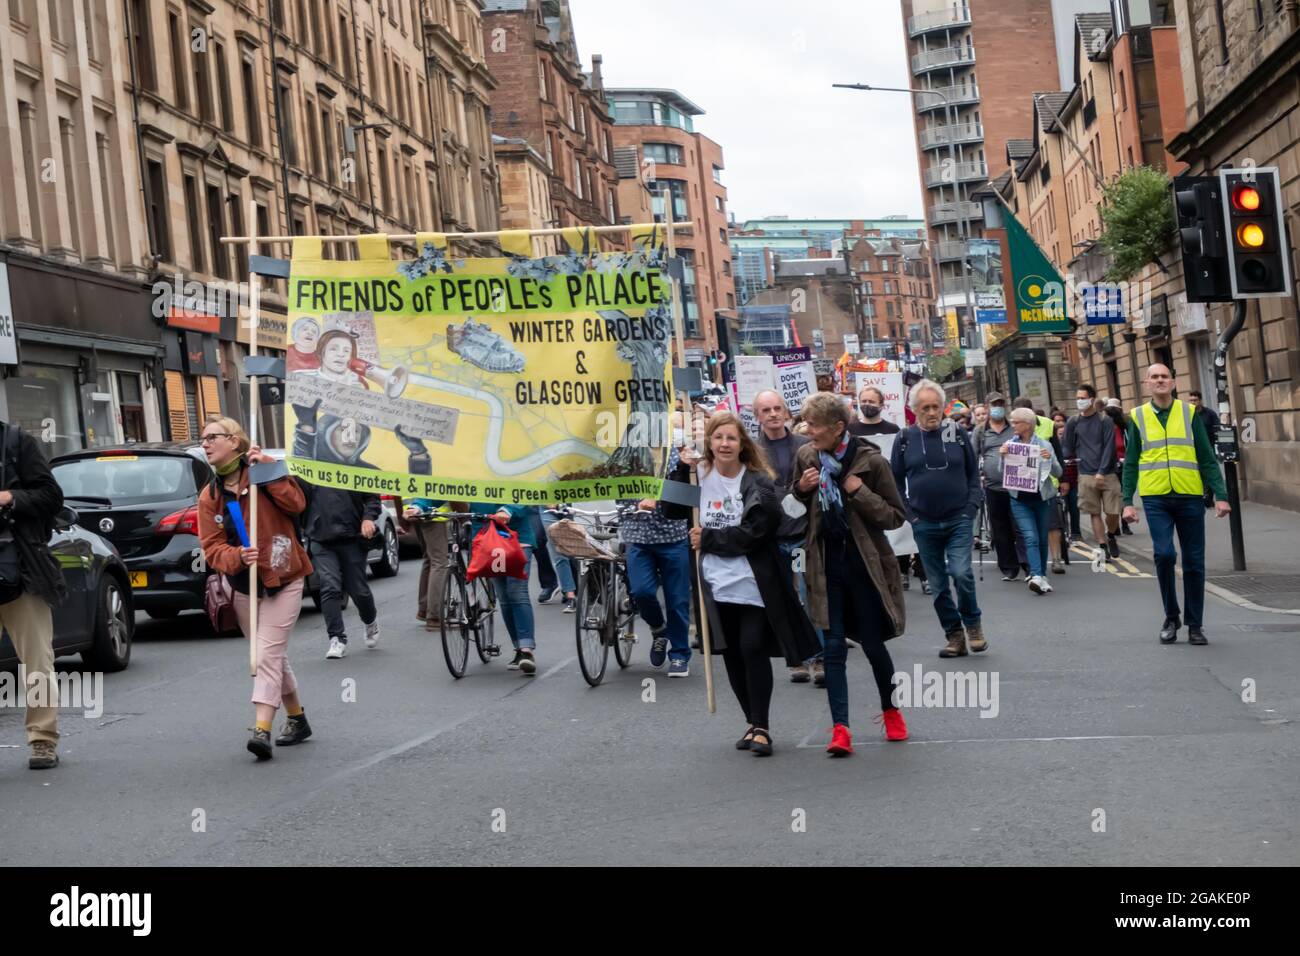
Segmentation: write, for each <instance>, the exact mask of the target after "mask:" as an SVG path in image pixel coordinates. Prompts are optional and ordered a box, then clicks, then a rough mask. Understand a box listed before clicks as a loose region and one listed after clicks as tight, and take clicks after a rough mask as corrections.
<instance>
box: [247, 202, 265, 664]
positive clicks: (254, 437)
mask: <svg viewBox="0 0 1300 956" xmlns="http://www.w3.org/2000/svg"><path fill="white" fill-rule="evenodd" d="M248 222H252V223H256V222H257V203H256V202H255V201H254V200H252V199H250V200H249V201H248ZM249 251H250V252H251V253H252V254H253V255H257V254H258V241H257V239H256V238H254V239H253V241H252V242H251V243H249ZM260 289H261V277H260V276H259V275H258V274H257V273H256V272H251V271H250V272H249V275H248V321H249V328H248V354H249V357H250V358H251V357H254V356H256V355H257V327H258V325H259V324H260V322H261V316H260V315H259V303H258V301H257V300H258V293H259V292H260ZM261 417H262V403H261V396H260V395H259V394H258V387H257V376H256V375H250V376H249V377H248V440H249V442H251V443H252V444H254V445H256V444H257V443H258V431H259V429H258V427H257V426H258V420H259V419H260V418H261ZM248 540H249V544H250V545H251V546H252V547H254V548H256V547H257V485H255V484H253V483H252V482H249V484H248ZM260 603H261V599H260V598H259V597H258V594H257V562H253V564H251V565H249V568H248V631H249V634H248V673H249V675H250V676H252V677H256V676H257V611H258V605H259V604H260Z"/></svg>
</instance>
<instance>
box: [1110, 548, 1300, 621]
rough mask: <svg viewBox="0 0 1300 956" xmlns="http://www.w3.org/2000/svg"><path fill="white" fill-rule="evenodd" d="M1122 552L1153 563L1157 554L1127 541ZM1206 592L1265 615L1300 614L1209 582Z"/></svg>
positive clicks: (1181, 573) (1297, 610)
mask: <svg viewBox="0 0 1300 956" xmlns="http://www.w3.org/2000/svg"><path fill="white" fill-rule="evenodd" d="M1120 550H1121V551H1132V552H1134V553H1135V554H1140V555H1142V556H1143V557H1145V558H1149V559H1150V560H1152V561H1154V560H1155V552H1154V551H1153V550H1152V549H1150V548H1140V547H1138V546H1137V545H1134V544H1130V543H1129V542H1127V541H1121V542H1120ZM1175 570H1176V571H1177V572H1178V576H1179V577H1180V578H1181V577H1182V576H1183V569H1182V568H1181V567H1179V568H1176V569H1175ZM1205 590H1206V591H1208V592H1209V593H1210V594H1213V595H1214V596H1215V597H1218V598H1222V599H1223V600H1225V601H1227V602H1228V603H1229V604H1235V605H1236V606H1237V607H1239V608H1243V609H1244V610H1247V611H1261V612H1263V613H1265V614H1300V608H1282V607H1265V606H1264V605H1263V604H1256V603H1255V602H1254V601H1251V600H1250V599H1249V598H1247V597H1245V596H1244V595H1241V594H1238V593H1237V592H1236V591H1229V590H1228V589H1227V588H1224V587H1220V586H1219V585H1217V584H1211V583H1210V582H1209V581H1206V582H1205Z"/></svg>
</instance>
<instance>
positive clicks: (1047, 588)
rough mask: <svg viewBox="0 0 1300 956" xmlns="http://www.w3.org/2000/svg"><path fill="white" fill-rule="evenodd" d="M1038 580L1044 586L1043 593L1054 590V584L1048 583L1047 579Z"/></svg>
mask: <svg viewBox="0 0 1300 956" xmlns="http://www.w3.org/2000/svg"><path fill="white" fill-rule="evenodd" d="M1038 580H1039V582H1040V583H1041V584H1042V586H1043V591H1045V592H1047V591H1051V590H1052V583H1051V582H1050V581H1048V580H1047V578H1041V577H1040V578H1039V579H1038Z"/></svg>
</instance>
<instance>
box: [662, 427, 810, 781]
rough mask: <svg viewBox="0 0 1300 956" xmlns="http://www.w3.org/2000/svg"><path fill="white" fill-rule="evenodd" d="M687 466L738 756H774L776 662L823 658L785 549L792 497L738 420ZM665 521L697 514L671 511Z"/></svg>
mask: <svg viewBox="0 0 1300 956" xmlns="http://www.w3.org/2000/svg"><path fill="white" fill-rule="evenodd" d="M682 457H683V460H684V462H685V465H686V466H687V467H689V466H690V465H691V464H696V463H697V462H698V464H697V465H696V467H697V470H698V472H699V477H700V524H701V527H698V528H693V529H691V538H690V540H691V547H692V548H694V549H695V550H696V551H697V552H698V553H699V557H700V562H699V564H700V587H701V589H702V590H703V593H704V603H705V608H706V612H707V613H708V616H709V634H710V638H711V644H712V650H713V653H715V654H720V655H722V660H723V663H724V664H725V665H726V668H727V679H728V681H729V682H730V684H731V689H732V691H733V692H734V693H735V695H736V700H737V701H738V702H739V703H740V707H741V710H742V711H744V713H745V719H746V721H748V723H749V727H748V728H747V730H746V731H745V734H744V736H742V737H741V738H740V740H738V741H737V742H736V747H737V748H738V749H740V750H748V751H750V752H751V753H753V754H754V755H755V756H767V755H769V754H771V753H772V735H771V733H770V732H769V721H768V707H769V705H770V703H771V699H772V660H771V659H772V658H773V657H783V658H785V662H786V664H787V665H788V666H791V667H794V666H796V665H798V664H800V663H801V662H803V661H806V660H808V658H810V657H812V656H814V655H815V654H817V653H818V652H819V651H820V650H821V645H820V643H819V642H818V640H817V632H816V631H814V630H813V626H812V622H811V621H809V620H808V615H807V614H805V613H804V609H803V605H802V604H800V603H799V596H798V594H797V593H796V592H795V588H794V579H793V576H792V575H791V573H790V568H789V567H788V566H787V562H786V561H785V560H784V559H783V558H782V557H781V553H780V551H779V550H778V548H777V539H776V531H777V526H778V525H779V524H780V522H781V498H782V496H783V494H784V490H783V489H781V490H778V488H777V485H776V483H775V481H774V479H773V476H772V472H771V470H770V468H769V467H768V464H767V461H766V459H765V458H764V456H763V452H762V450H761V449H760V448H759V447H758V446H757V445H756V444H755V443H754V440H753V438H751V437H750V435H749V432H748V431H747V430H746V429H745V427H744V425H743V424H742V423H741V421H740V419H739V418H737V417H736V416H735V415H734V414H732V413H730V412H721V413H719V414H716V415H714V416H713V417H712V418H710V419H709V423H708V427H707V428H706V430H705V438H704V456H703V459H699V458H697V456H696V455H695V454H693V452H692V451H691V450H690V449H687V450H685V451H683V453H682ZM664 511H665V514H669V512H670V511H677V512H678V516H680V513H685V514H689V511H688V510H687V509H684V508H682V509H673V508H670V506H667V505H666V506H665V508H664Z"/></svg>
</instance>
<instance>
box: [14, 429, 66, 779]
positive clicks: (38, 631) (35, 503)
mask: <svg viewBox="0 0 1300 956" xmlns="http://www.w3.org/2000/svg"><path fill="white" fill-rule="evenodd" d="M62 507H63V491H62V489H61V488H59V485H58V482H56V481H55V480H54V476H53V475H52V474H51V473H50V466H49V465H48V464H47V463H46V461H45V456H44V455H43V454H42V453H41V449H40V446H39V445H37V444H36V440H35V439H34V438H32V437H31V436H30V435H28V434H27V433H26V432H24V431H23V430H22V429H20V428H18V427H17V426H14V425H9V424H6V423H0V627H3V628H4V629H5V630H6V631H8V632H9V639H10V641H12V642H13V645H14V651H15V652H16V653H17V654H18V660H19V662H20V663H21V664H22V665H23V667H24V669H25V671H26V674H27V680H26V687H25V691H26V692H27V695H28V704H29V706H28V707H27V743H28V744H29V745H30V746H31V750H32V752H31V756H30V758H29V759H28V761H27V766H28V767H30V768H31V769H33V770H45V769H48V768H50V767H54V766H56V765H57V764H58V762H59V754H58V741H59V708H58V701H57V700H54V699H53V696H52V695H54V694H55V693H56V684H55V679H54V617H53V615H52V614H51V608H53V607H54V606H55V605H56V604H59V603H60V602H62V601H63V599H64V598H65V597H67V593H68V592H67V586H66V585H65V584H64V582H63V575H62V573H61V572H60V571H59V565H58V562H56V561H55V559H54V555H53V554H51V552H50V547H49V541H50V535H51V534H52V533H53V531H54V516H55V514H57V513H58V511H59V509H60V508H62ZM33 702H36V703H41V704H43V706H31V704H32V703H33Z"/></svg>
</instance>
